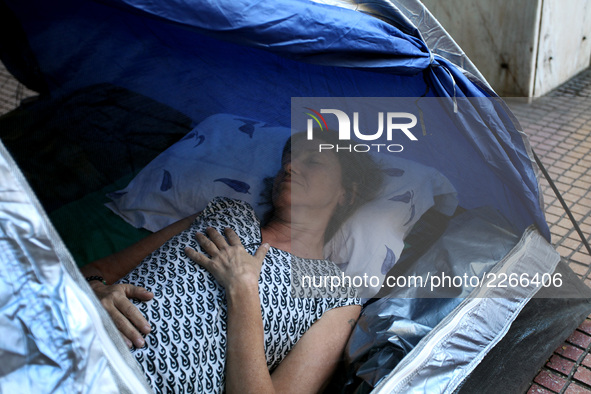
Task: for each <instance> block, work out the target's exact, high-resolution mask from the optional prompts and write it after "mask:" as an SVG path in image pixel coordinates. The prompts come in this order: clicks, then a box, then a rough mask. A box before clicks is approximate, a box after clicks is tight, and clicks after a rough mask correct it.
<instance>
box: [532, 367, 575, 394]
mask: <svg viewBox="0 0 591 394" xmlns="http://www.w3.org/2000/svg"><path fill="white" fill-rule="evenodd" d="M534 382H535V383H537V384H539V385H540V386H542V387H545V388H547V389H550V390H553V391H560V390H562V388H564V387H565V386H566V384H567V380H566V379H565V378H563V377H562V376H559V375H557V374H555V373H552V372H550V371H547V370H542V371H540V373H539V374H538V375H537V376H536V377H535V378H534Z"/></svg>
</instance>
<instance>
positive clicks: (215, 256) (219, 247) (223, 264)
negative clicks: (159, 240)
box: [185, 227, 269, 290]
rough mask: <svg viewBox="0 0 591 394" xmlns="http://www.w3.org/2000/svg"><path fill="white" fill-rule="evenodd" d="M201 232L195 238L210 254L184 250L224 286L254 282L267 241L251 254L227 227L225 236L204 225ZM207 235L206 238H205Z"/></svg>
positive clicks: (229, 287)
mask: <svg viewBox="0 0 591 394" xmlns="http://www.w3.org/2000/svg"><path fill="white" fill-rule="evenodd" d="M205 232H206V234H207V237H206V236H205V235H204V234H201V233H197V234H195V238H196V239H197V242H198V243H199V245H200V246H201V248H202V249H203V250H204V251H205V252H206V253H207V254H208V255H209V256H211V257H207V256H206V255H204V254H203V253H199V252H197V251H196V250H195V249H192V248H186V249H185V253H186V254H187V256H189V258H190V259H191V260H193V261H194V262H196V263H197V264H199V265H200V266H202V267H203V268H205V269H206V270H208V271H209V272H210V273H211V274H212V275H213V276H214V277H215V278H216V280H217V281H218V282H219V283H220V284H221V285H222V286H224V288H226V290H229V289H231V288H232V287H233V286H241V285H257V286H258V281H259V276H260V274H261V267H262V265H263V260H264V259H265V255H266V254H267V252H268V251H269V244H267V243H265V244H262V245H261V246H260V247H259V248H258V249H257V251H256V252H255V254H254V255H251V254H250V253H248V252H247V251H246V249H244V246H243V245H242V242H240V238H239V237H238V235H237V234H236V233H235V232H234V230H232V229H230V228H226V229H225V231H224V234H225V235H226V238H227V241H226V238H224V237H223V236H222V235H221V234H220V233H219V232H218V231H217V230H215V229H213V228H211V227H210V228H207V229H206V230H205ZM208 237H209V238H208Z"/></svg>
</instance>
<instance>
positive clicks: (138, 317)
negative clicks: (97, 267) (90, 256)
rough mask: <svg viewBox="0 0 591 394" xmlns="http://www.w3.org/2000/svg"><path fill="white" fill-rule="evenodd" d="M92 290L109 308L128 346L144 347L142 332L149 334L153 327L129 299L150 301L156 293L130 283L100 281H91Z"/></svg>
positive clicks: (108, 310) (107, 308) (104, 305)
mask: <svg viewBox="0 0 591 394" xmlns="http://www.w3.org/2000/svg"><path fill="white" fill-rule="evenodd" d="M90 286H91V287H92V290H93V291H94V293H95V294H96V296H97V297H98V299H99V300H100V301H101V304H102V305H103V307H104V308H105V309H106V310H107V312H108V313H109V315H110V316H111V319H113V322H114V323H115V326H116V327H117V328H118V329H119V331H120V332H121V334H123V339H124V340H125V343H126V344H127V346H128V347H131V346H132V344H133V345H134V346H135V347H137V348H140V347H143V346H144V344H145V341H144V338H143V337H142V334H144V335H146V334H148V333H149V332H150V331H151V330H152V328H151V327H150V325H149V324H148V321H147V320H146V319H145V318H144V316H143V315H142V313H141V312H140V311H139V309H138V308H137V307H136V306H135V305H134V304H133V303H132V302H131V301H130V300H129V299H130V298H137V299H138V300H141V301H148V300H151V299H152V298H153V297H154V294H153V293H151V292H149V291H148V290H146V289H144V288H143V287H138V286H134V285H130V284H116V285H105V284H103V283H101V282H99V281H93V282H90Z"/></svg>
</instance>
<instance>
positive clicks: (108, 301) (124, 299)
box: [80, 214, 199, 347]
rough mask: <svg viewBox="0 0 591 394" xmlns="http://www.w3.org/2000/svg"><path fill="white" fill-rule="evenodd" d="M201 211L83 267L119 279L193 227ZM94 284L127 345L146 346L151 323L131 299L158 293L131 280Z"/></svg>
mask: <svg viewBox="0 0 591 394" xmlns="http://www.w3.org/2000/svg"><path fill="white" fill-rule="evenodd" d="M198 215H199V214H195V215H191V216H188V217H186V218H184V219H181V220H179V221H177V222H175V223H173V224H171V225H169V226H167V227H165V228H163V229H162V230H160V231H157V232H155V233H152V234H150V235H148V236H147V237H145V238H144V239H142V240H140V241H139V242H137V243H135V244H133V245H131V246H129V247H127V248H125V249H123V250H121V251H119V252H117V253H115V254H112V255H110V256H107V257H104V258H102V259H99V260H96V261H94V262H92V263H90V264H88V265H86V266H84V267H82V268H81V269H80V271H81V272H82V274H83V275H84V276H86V277H89V276H100V277H102V278H103V279H104V280H105V282H107V283H113V282H116V281H117V280H119V279H121V278H122V277H123V276H125V275H126V274H127V273H128V272H129V271H131V270H132V269H134V268H135V267H136V266H137V265H138V264H139V263H140V262H142V260H143V259H145V258H146V257H147V256H148V255H149V254H150V253H152V252H153V251H155V250H156V249H158V248H159V247H160V246H162V245H163V244H164V243H165V242H166V241H167V240H169V239H170V238H171V237H173V236H174V235H176V234H178V233H180V232H181V231H183V230H186V229H187V228H189V226H190V225H191V223H192V222H193V221H194V220H195V218H196V217H197V216H198ZM90 286H91V287H92V290H93V291H94V293H95V294H96V296H97V297H98V298H99V300H100V301H101V304H102V305H103V307H104V308H105V309H106V310H107V312H108V313H109V315H110V316H111V318H112V319H113V322H114V323H115V326H116V327H117V328H118V329H119V331H120V332H121V334H123V338H124V340H125V342H126V343H127V346H129V347H131V346H132V344H133V345H135V346H136V347H143V346H144V343H145V342H144V338H143V337H142V334H143V335H146V334H148V333H149V332H150V331H151V327H150V325H149V324H148V321H147V320H146V319H145V318H144V316H143V315H142V314H141V312H140V311H139V310H138V309H137V307H136V306H135V305H134V304H133V303H132V302H131V301H130V300H129V299H130V298H136V299H139V300H141V301H148V300H150V299H152V297H154V294H152V293H151V292H149V291H147V290H146V289H144V288H143V287H138V286H133V285H130V284H116V285H113V284H111V285H105V284H103V283H102V282H100V281H98V280H93V281H91V282H90Z"/></svg>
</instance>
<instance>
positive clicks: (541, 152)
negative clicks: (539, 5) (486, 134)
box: [508, 68, 591, 394]
mask: <svg viewBox="0 0 591 394" xmlns="http://www.w3.org/2000/svg"><path fill="white" fill-rule="evenodd" d="M508 105H509V107H510V108H511V110H512V111H513V113H514V114H515V116H516V117H517V119H518V120H519V122H520V123H521V126H522V128H523V130H524V132H525V133H526V134H527V135H528V136H529V139H530V143H531V146H532V148H533V150H534V152H536V154H537V155H538V157H539V158H540V160H541V161H542V163H543V165H544V167H545V168H546V169H547V171H548V173H549V174H550V177H551V178H552V180H553V181H554V183H555V185H556V187H557V188H558V190H559V191H560V193H561V195H562V197H563V199H564V200H565V201H566V204H567V206H568V207H569V208H570V210H571V212H572V215H573V216H574V218H575V220H576V222H577V223H578V225H579V226H580V228H581V230H582V232H583V234H584V236H585V237H586V239H587V240H588V241H590V240H591V237H590V233H591V68H589V69H587V70H586V71H584V72H582V73H580V74H579V75H577V76H575V77H574V78H572V79H571V80H570V81H568V82H567V83H565V84H564V85H562V86H560V87H559V88H557V89H555V90H554V91H552V92H550V93H549V94H548V95H546V96H544V97H541V98H538V99H535V100H533V102H532V103H530V104H527V103H525V102H524V101H521V102H519V101H514V100H508ZM541 178H542V179H541V182H540V183H541V187H542V191H543V195H544V204H545V212H546V220H547V222H548V225H549V226H550V232H551V233H552V244H553V245H554V246H555V248H556V250H557V251H558V252H559V253H560V255H561V256H562V258H563V259H564V260H566V261H567V262H568V265H569V266H570V267H571V269H572V270H573V271H574V272H575V273H576V274H577V275H578V276H579V277H581V278H583V279H584V281H585V283H586V284H587V285H588V286H591V256H590V255H589V254H588V252H587V250H586V248H585V246H583V242H582V241H581V238H580V237H579V235H578V234H577V232H576V231H575V230H574V226H573V224H572V223H571V221H570V220H569V218H568V216H567V214H566V211H565V210H564V208H563V207H562V206H561V204H560V202H559V200H558V198H557V197H556V195H555V193H554V192H553V191H552V189H551V187H550V186H549V183H548V182H547V181H546V180H545V179H543V176H542V177H541ZM528 393H539V394H545V393H560V394H562V393H566V394H574V393H591V317H588V318H587V319H586V320H585V321H584V322H582V324H581V325H580V326H579V328H577V330H575V332H573V333H572V334H571V335H570V336H569V337H568V338H567V339H566V340H565V341H564V343H563V344H562V345H561V346H559V347H558V349H556V350H555V351H554V354H552V355H551V356H550V358H549V359H548V361H547V363H546V364H545V365H544V366H543V367H541V369H540V371H539V373H538V374H537V376H536V377H535V378H534V379H533V382H532V385H531V387H530V388H529V390H528Z"/></svg>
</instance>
